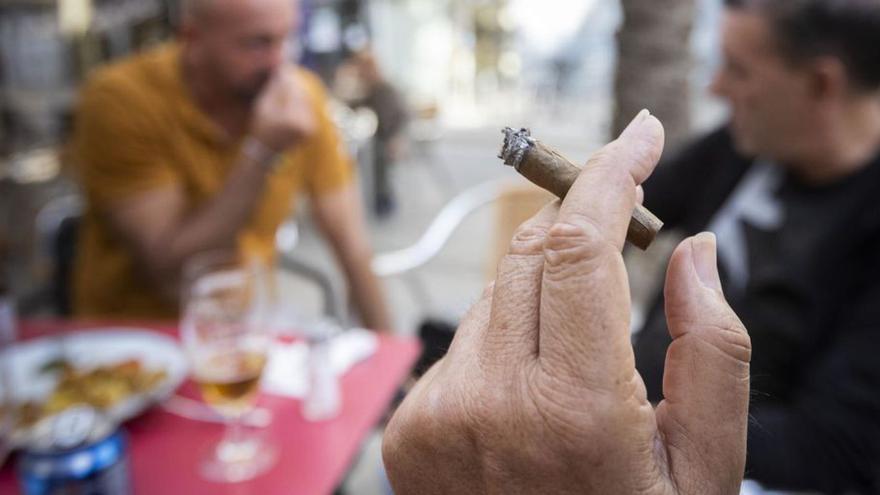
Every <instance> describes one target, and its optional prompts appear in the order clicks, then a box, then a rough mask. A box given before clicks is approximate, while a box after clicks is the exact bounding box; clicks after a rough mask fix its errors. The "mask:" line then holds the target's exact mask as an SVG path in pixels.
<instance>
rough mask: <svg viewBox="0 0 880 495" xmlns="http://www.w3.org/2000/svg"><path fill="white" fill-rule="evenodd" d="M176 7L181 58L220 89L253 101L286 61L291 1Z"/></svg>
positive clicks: (190, 0)
mask: <svg viewBox="0 0 880 495" xmlns="http://www.w3.org/2000/svg"><path fill="white" fill-rule="evenodd" d="M181 8H182V12H181V13H182V22H181V29H180V37H181V41H182V45H183V49H184V53H185V56H186V58H187V60H188V61H189V63H190V64H191V65H192V66H194V67H195V68H196V70H199V71H201V72H203V73H205V74H204V75H205V76H206V77H205V79H207V80H210V81H216V82H215V83H214V84H216V85H217V86H218V89H220V90H224V89H225V90H228V91H229V92H231V93H232V94H234V95H237V96H240V97H241V98H245V99H253V98H255V97H256V95H257V94H258V93H259V91H260V89H262V87H263V85H264V84H265V82H266V81H267V80H268V79H269V77H270V76H271V75H272V74H273V73H274V72H275V71H276V70H277V69H278V67H280V66H281V65H282V64H283V63H284V62H285V60H286V59H287V50H286V47H287V41H288V39H289V38H290V36H291V33H292V31H293V30H294V29H295V27H296V23H297V11H298V9H297V2H296V1H294V0H182V3H181Z"/></svg>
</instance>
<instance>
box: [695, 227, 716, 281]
mask: <svg viewBox="0 0 880 495" xmlns="http://www.w3.org/2000/svg"><path fill="white" fill-rule="evenodd" d="M691 253H692V257H693V262H694V270H695V271H696V272H697V278H699V279H700V282H702V284H703V285H704V286H705V287H708V288H710V289H714V290H719V291H720V290H721V279H720V278H719V276H718V262H717V259H718V257H717V255H716V241H715V234H712V233H711V232H703V233H701V234H698V235H697V236H695V237H694V238H693V239H691Z"/></svg>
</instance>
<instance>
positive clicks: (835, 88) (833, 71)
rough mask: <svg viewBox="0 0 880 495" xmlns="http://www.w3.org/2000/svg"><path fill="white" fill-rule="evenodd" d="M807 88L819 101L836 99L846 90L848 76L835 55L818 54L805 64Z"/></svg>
mask: <svg viewBox="0 0 880 495" xmlns="http://www.w3.org/2000/svg"><path fill="white" fill-rule="evenodd" d="M806 71H807V77H808V90H809V92H810V95H811V96H813V97H814V98H815V99H816V100H819V101H828V100H831V99H837V98H839V97H840V96H841V95H843V94H844V93H846V92H847V88H848V87H849V76H848V75H847V72H846V67H845V66H844V64H843V62H842V61H841V60H840V59H839V58H837V57H830V56H820V57H816V58H814V59H812V60H810V61H809V62H807V64H806Z"/></svg>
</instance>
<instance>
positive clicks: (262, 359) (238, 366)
mask: <svg viewBox="0 0 880 495" xmlns="http://www.w3.org/2000/svg"><path fill="white" fill-rule="evenodd" d="M265 365H266V355H265V354H264V353H261V352H254V351H244V350H241V351H239V350H229V351H223V352H218V353H216V354H212V355H211V356H209V357H207V358H205V359H204V360H202V362H201V363H199V364H198V366H196V369H195V370H194V375H195V380H196V382H197V383H198V384H199V388H200V389H201V391H202V396H203V397H204V399H205V402H207V403H208V404H210V405H211V406H212V407H214V408H216V409H217V410H218V411H220V412H222V413H224V414H240V413H243V412H245V411H246V410H247V409H248V408H249V407H250V404H251V401H252V399H253V397H254V395H255V394H256V392H257V388H258V385H259V383H260V375H261V374H262V373H263V368H264V367H265Z"/></svg>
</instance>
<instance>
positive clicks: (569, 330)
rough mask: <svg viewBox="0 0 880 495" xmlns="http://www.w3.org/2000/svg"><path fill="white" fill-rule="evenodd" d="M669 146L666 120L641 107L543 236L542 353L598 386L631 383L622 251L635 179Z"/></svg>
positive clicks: (580, 181) (644, 175) (597, 157)
mask: <svg viewBox="0 0 880 495" xmlns="http://www.w3.org/2000/svg"><path fill="white" fill-rule="evenodd" d="M662 150H663V126H662V125H661V124H660V121H658V120H657V119H656V118H654V117H653V116H651V115H650V114H649V113H647V112H646V111H645V112H642V113H640V114H639V116H637V117H636V119H635V120H633V122H632V123H631V124H630V126H629V127H627V129H626V130H625V131H624V132H623V133H622V134H621V136H620V138H618V139H617V140H615V141H613V142H612V143H610V144H608V145H607V146H605V147H604V148H602V149H601V150H600V151H599V152H597V153H596V154H595V155H593V157H592V158H591V159H590V161H589V162H588V163H587V165H586V166H585V167H584V169H583V171H582V172H581V174H580V176H579V177H578V179H577V180H576V181H575V183H574V185H573V186H572V187H571V189H570V191H569V193H568V195H567V196H566V198H565V200H564V201H563V203H562V206H561V208H560V211H559V215H558V217H557V219H556V223H555V224H554V226H553V227H551V229H550V231H549V232H548V235H547V239H546V241H545V244H544V256H545V262H544V274H543V279H542V282H541V284H542V285H541V310H540V311H541V322H540V330H539V331H540V338H539V349H538V355H539V359H542V360H543V359H549V360H552V361H553V363H554V364H558V366H557V367H556V369H563V370H565V369H567V371H568V372H569V374H571V375H572V376H574V377H580V378H582V379H584V380H586V381H588V382H589V384H590V385H592V386H596V387H600V388H605V387H607V386H613V384H618V385H619V384H626V383H630V381H631V380H632V377H633V375H634V364H633V359H632V347H631V345H630V340H629V318H630V300H629V284H628V282H627V277H626V269H625V267H624V265H623V258H622V257H621V254H620V251H621V249H622V247H623V243H624V241H625V239H626V230H627V225H628V224H629V219H630V216H631V215H632V211H633V208H634V207H635V204H636V187H637V186H638V185H639V184H640V183H641V182H642V181H644V180H645V179H646V178H647V177H648V176H649V175H650V173H651V171H653V169H654V167H655V166H656V164H657V161H658V160H659V158H660V154H661V152H662ZM563 366H564V367H565V368H560V367H563Z"/></svg>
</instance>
